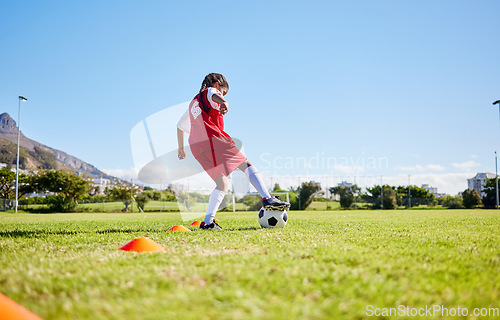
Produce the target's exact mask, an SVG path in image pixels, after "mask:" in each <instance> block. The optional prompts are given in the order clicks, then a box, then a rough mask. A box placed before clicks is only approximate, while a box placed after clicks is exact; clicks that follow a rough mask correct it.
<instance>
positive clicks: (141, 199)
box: [135, 192, 150, 211]
mask: <svg viewBox="0 0 500 320" xmlns="http://www.w3.org/2000/svg"><path fill="white" fill-rule="evenodd" d="M149 200H150V198H149V196H148V194H147V193H145V192H141V193H139V194H138V195H136V196H135V202H136V204H137V209H139V210H141V211H144V207H145V206H146V204H147V203H148V202H149Z"/></svg>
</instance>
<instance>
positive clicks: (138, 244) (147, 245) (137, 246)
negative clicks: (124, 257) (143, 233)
mask: <svg viewBox="0 0 500 320" xmlns="http://www.w3.org/2000/svg"><path fill="white" fill-rule="evenodd" d="M118 250H124V251H136V252H158V251H165V250H166V249H165V248H163V247H162V246H161V245H159V244H158V243H156V242H154V241H153V240H151V239H149V238H144V237H142V238H135V239H134V240H132V241H130V242H129V243H127V244H126V245H124V246H123V247H121V248H119V249H118Z"/></svg>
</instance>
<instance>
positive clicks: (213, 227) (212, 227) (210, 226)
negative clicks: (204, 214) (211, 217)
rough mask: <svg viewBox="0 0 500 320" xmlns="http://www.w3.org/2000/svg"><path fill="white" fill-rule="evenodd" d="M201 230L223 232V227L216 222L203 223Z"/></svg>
mask: <svg viewBox="0 0 500 320" xmlns="http://www.w3.org/2000/svg"><path fill="white" fill-rule="evenodd" d="M200 229H202V230H222V228H221V226H219V225H218V224H217V223H216V222H215V221H212V223H211V224H206V223H205V222H202V223H201V224H200Z"/></svg>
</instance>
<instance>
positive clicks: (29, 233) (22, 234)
mask: <svg viewBox="0 0 500 320" xmlns="http://www.w3.org/2000/svg"><path fill="white" fill-rule="evenodd" d="M164 231H166V230H165V229H158V230H154V229H105V230H13V231H0V237H5V238H9V237H10V238H35V237H37V236H44V235H76V234H83V233H87V234H89V233H97V234H107V233H141V232H142V233H144V232H164Z"/></svg>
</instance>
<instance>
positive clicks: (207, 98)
mask: <svg viewBox="0 0 500 320" xmlns="http://www.w3.org/2000/svg"><path fill="white" fill-rule="evenodd" d="M214 94H219V95H221V96H222V93H221V92H220V91H219V90H217V89H215V88H212V87H210V88H208V89H207V90H204V91H203V92H201V93H200V94H198V95H197V96H196V97H195V98H194V99H193V101H191V103H190V104H189V110H188V112H189V119H190V122H191V126H190V129H191V130H190V133H189V146H190V148H191V152H192V153H193V156H194V157H195V158H196V160H198V162H199V163H200V164H201V165H202V167H203V168H204V169H205V171H207V173H208V174H209V175H210V177H212V179H214V180H215V178H217V177H218V176H220V175H224V176H228V175H229V174H231V172H233V171H234V170H235V169H236V168H237V167H238V166H239V165H240V164H242V163H243V162H245V161H246V157H245V156H244V155H243V154H242V153H241V152H240V151H239V150H238V148H237V147H236V145H235V143H234V141H233V139H231V137H230V136H229V135H228V134H227V133H226V132H225V131H224V118H223V116H222V114H221V113H220V111H219V110H220V106H219V104H217V103H215V102H214V101H213V100H212V96H213V95H214ZM200 99H203V100H204V104H205V106H206V107H207V108H206V110H203V106H202V104H201V103H200Z"/></svg>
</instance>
